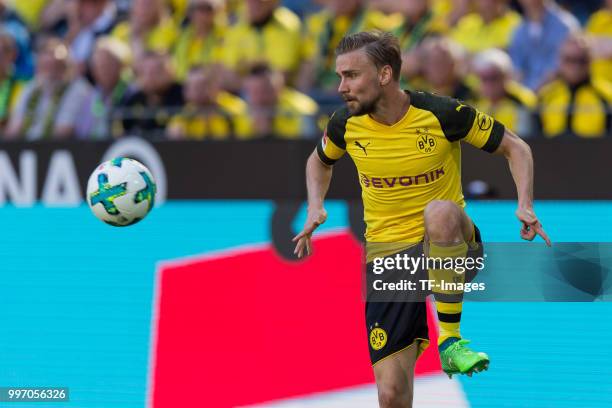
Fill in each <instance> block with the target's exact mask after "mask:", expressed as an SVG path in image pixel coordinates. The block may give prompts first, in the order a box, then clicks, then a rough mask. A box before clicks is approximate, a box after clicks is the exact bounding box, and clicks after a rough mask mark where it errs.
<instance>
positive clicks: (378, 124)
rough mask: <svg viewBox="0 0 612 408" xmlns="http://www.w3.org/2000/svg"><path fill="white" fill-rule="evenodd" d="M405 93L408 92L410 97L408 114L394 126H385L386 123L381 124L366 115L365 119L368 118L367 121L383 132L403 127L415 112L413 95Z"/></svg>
mask: <svg viewBox="0 0 612 408" xmlns="http://www.w3.org/2000/svg"><path fill="white" fill-rule="evenodd" d="M404 92H406V93H407V94H408V96H410V105H408V109H406V113H405V114H404V116H402V118H401V119H400V120H398V121H397V122H395V123H394V124H392V125H385V124H384V123H380V122H378V121H377V120H376V119H374V118H373V117H371V116H370V115H365V117H366V118H367V120H368V121H369V122H370V123H371V124H372V125H374V126H375V127H377V128H379V129H381V130H385V129H386V130H391V129H396V128H398V127H400V126H402V125H403V124H404V123H405V122H406V119H407V118H408V116H410V114H411V113H412V111H413V110H414V109H413V108H412V99H413V98H412V94H411V93H410V91H408V90H405V91H404Z"/></svg>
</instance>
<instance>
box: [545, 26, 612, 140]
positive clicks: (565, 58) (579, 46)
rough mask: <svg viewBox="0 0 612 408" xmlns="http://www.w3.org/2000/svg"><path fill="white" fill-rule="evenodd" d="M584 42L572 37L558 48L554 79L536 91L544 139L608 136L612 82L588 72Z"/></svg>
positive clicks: (586, 48) (587, 49) (582, 39)
mask: <svg viewBox="0 0 612 408" xmlns="http://www.w3.org/2000/svg"><path fill="white" fill-rule="evenodd" d="M590 61H591V56H590V52H589V47H588V45H587V41H586V39H585V38H584V37H582V36H581V35H578V34H572V35H571V36H570V37H568V39H567V40H566V41H565V42H564V43H563V45H562V46H561V50H560V52H559V71H558V76H557V79H555V80H554V81H552V82H550V83H548V84H546V85H545V86H543V87H542V88H541V89H540V92H539V93H538V95H539V116H538V119H539V124H540V126H541V130H542V133H543V135H544V136H545V137H547V138H553V137H559V136H565V135H572V136H578V137H581V138H597V137H603V136H606V135H609V134H610V126H611V112H610V106H611V105H612V83H610V82H608V81H606V80H605V79H600V78H593V77H592V76H591V75H590V73H589V63H590Z"/></svg>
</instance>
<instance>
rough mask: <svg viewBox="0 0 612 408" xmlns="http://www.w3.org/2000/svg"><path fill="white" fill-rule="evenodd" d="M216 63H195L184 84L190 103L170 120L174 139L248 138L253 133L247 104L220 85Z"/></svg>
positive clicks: (168, 132)
mask: <svg viewBox="0 0 612 408" xmlns="http://www.w3.org/2000/svg"><path fill="white" fill-rule="evenodd" d="M220 78H221V75H220V69H219V68H218V67H217V66H208V67H206V68H203V67H194V68H192V70H191V71H190V72H189V74H188V76H187V81H186V83H185V87H184V91H185V92H184V95H185V101H186V102H187V105H186V106H185V108H184V109H183V111H182V112H181V113H179V114H178V115H175V116H174V117H173V118H172V119H171V120H170V123H169V124H168V127H167V130H166V133H167V135H168V137H169V138H170V139H173V140H185V139H189V140H203V139H212V140H224V139H230V138H237V139H246V138H248V137H250V135H251V126H250V121H249V116H248V107H247V104H246V103H245V102H244V101H243V100H242V99H240V98H239V97H237V96H234V95H232V94H230V93H228V92H226V91H223V90H222V89H221V87H220V82H221V81H220Z"/></svg>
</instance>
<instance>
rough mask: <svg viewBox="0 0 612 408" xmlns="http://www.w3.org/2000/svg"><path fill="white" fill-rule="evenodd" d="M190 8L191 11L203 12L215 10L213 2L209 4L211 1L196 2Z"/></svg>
mask: <svg viewBox="0 0 612 408" xmlns="http://www.w3.org/2000/svg"><path fill="white" fill-rule="evenodd" d="M190 9H191V11H201V12H203V13H212V12H213V11H215V9H214V7H213V6H212V4H209V3H198V4H194V5H192V6H191V7H190Z"/></svg>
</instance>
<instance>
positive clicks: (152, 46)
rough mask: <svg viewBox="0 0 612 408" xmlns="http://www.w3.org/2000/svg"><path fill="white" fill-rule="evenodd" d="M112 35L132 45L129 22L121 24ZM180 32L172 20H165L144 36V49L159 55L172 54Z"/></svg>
mask: <svg viewBox="0 0 612 408" xmlns="http://www.w3.org/2000/svg"><path fill="white" fill-rule="evenodd" d="M111 35H112V36H113V37H115V38H117V39H119V40H121V41H123V42H124V43H126V44H130V41H131V37H132V27H131V25H130V22H129V21H124V22H122V23H119V24H118V25H117V26H116V27H115V28H114V29H113V31H112V33H111ZM178 35H179V32H178V29H177V28H176V25H175V23H174V20H172V18H169V17H168V18H164V19H162V21H160V23H159V24H158V25H157V26H155V28H153V29H152V30H151V31H149V32H147V33H146V35H145V36H144V47H145V49H146V51H154V52H159V53H168V52H170V51H171V50H172V49H173V48H174V46H175V43H176V40H177V38H178Z"/></svg>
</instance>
